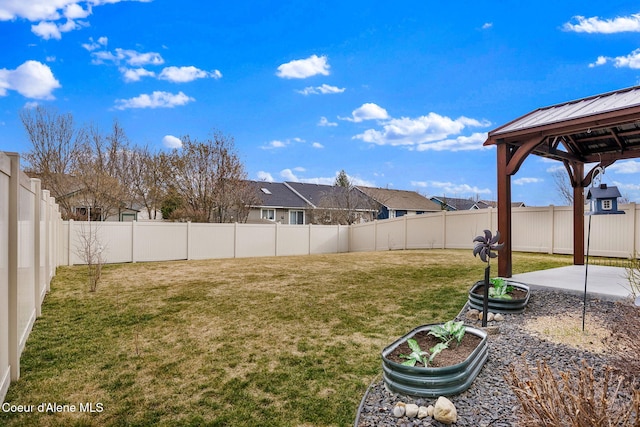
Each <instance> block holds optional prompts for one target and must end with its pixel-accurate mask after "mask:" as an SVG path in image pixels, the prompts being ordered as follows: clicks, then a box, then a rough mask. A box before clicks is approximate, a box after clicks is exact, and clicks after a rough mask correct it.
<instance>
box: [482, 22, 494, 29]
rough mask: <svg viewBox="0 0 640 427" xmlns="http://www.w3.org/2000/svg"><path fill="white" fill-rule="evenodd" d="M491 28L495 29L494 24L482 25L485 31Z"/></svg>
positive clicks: (486, 23)
mask: <svg viewBox="0 0 640 427" xmlns="http://www.w3.org/2000/svg"><path fill="white" fill-rule="evenodd" d="M491 27H493V22H485V23H484V24H482V29H483V30H488V29H489V28H491Z"/></svg>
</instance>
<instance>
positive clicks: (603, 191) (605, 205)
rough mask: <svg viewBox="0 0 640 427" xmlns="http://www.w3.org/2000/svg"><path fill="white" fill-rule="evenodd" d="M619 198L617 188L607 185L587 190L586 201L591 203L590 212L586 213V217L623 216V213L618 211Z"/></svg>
mask: <svg viewBox="0 0 640 427" xmlns="http://www.w3.org/2000/svg"><path fill="white" fill-rule="evenodd" d="M620 196H621V194H620V191H618V187H607V184H600V186H598V187H591V188H589V192H588V193H587V200H590V201H591V202H590V203H591V211H590V212H587V215H614V214H624V211H620V210H618V197H620Z"/></svg>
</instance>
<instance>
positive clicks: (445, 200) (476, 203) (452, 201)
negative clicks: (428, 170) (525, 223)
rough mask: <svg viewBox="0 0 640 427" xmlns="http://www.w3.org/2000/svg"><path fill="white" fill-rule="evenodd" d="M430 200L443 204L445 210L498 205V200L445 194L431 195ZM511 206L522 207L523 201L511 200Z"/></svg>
mask: <svg viewBox="0 0 640 427" xmlns="http://www.w3.org/2000/svg"><path fill="white" fill-rule="evenodd" d="M431 200H433V201H434V202H436V203H438V204H440V205H442V206H445V205H446V209H447V210H454V211H464V210H470V209H488V208H495V207H497V206H498V202H495V201H492V200H473V199H460V198H456V197H446V196H433V197H431ZM511 206H512V207H514V208H520V207H524V203H523V202H512V203H511Z"/></svg>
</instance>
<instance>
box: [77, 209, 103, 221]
mask: <svg viewBox="0 0 640 427" xmlns="http://www.w3.org/2000/svg"><path fill="white" fill-rule="evenodd" d="M73 211H74V213H75V217H76V219H77V220H78V221H102V209H100V208H92V207H87V206H76V207H75V208H73Z"/></svg>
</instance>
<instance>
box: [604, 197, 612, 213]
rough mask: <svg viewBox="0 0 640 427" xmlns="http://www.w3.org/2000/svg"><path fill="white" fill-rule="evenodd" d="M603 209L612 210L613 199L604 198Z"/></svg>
mask: <svg viewBox="0 0 640 427" xmlns="http://www.w3.org/2000/svg"><path fill="white" fill-rule="evenodd" d="M602 210H603V211H610V210H611V199H603V200H602Z"/></svg>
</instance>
